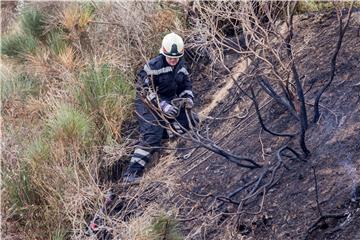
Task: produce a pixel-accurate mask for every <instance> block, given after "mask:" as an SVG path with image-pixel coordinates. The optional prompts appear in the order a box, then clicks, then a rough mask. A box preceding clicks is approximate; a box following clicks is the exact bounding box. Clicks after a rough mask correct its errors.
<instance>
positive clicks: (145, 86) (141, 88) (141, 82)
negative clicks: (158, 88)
mask: <svg viewBox="0 0 360 240" xmlns="http://www.w3.org/2000/svg"><path fill="white" fill-rule="evenodd" d="M146 67H149V66H148V63H146V64H145V65H144V67H143V68H141V70H140V71H139V72H138V74H137V82H136V91H137V93H138V94H139V95H141V96H143V97H145V98H146V99H147V100H149V101H150V102H151V103H153V104H154V105H156V102H157V100H156V98H157V94H156V92H155V90H154V89H153V86H152V83H151V79H150V78H151V76H149V75H148V74H147V72H146V71H145V68H146Z"/></svg>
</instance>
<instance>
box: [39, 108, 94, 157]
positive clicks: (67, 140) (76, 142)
mask: <svg viewBox="0 0 360 240" xmlns="http://www.w3.org/2000/svg"><path fill="white" fill-rule="evenodd" d="M46 126H47V129H46V135H47V137H48V138H49V139H51V140H52V141H55V142H57V143H61V144H63V145H64V146H72V147H74V146H77V147H80V148H81V150H86V147H88V146H89V145H90V143H91V142H92V141H93V140H94V139H93V137H94V127H93V124H92V120H91V119H90V117H88V116H87V115H86V114H84V113H83V112H81V111H79V110H77V109H76V108H74V107H72V106H70V105H66V104H65V105H61V106H59V108H58V109H57V110H56V112H55V113H54V115H53V116H52V117H50V118H49V120H48V121H47V124H46ZM57 146H59V145H57Z"/></svg>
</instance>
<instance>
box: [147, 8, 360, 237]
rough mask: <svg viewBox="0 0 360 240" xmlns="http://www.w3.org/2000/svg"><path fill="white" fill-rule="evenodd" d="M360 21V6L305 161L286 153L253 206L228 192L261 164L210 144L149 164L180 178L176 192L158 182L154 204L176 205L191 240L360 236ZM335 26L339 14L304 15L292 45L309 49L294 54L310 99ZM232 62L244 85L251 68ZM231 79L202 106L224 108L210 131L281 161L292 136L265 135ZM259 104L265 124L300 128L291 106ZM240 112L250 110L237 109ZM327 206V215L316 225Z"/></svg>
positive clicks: (231, 145) (231, 144)
mask: <svg viewBox="0 0 360 240" xmlns="http://www.w3.org/2000/svg"><path fill="white" fill-rule="evenodd" d="M359 21H360V14H359V13H354V15H353V19H352V21H351V23H350V26H349V29H348V31H347V32H346V34H345V37H344V42H343V46H342V48H341V51H340V53H339V56H338V60H337V71H336V77H335V79H334V82H333V83H332V85H331V87H330V88H329V90H328V91H327V92H326V93H325V94H324V96H323V99H322V102H321V113H322V116H321V119H320V121H319V122H318V123H317V124H313V125H311V126H310V129H309V130H308V132H307V136H306V143H307V146H308V148H309V150H310V152H311V155H310V156H309V157H308V158H306V159H303V161H299V160H298V159H294V158H292V157H290V159H288V160H286V161H285V160H284V161H285V163H284V164H285V166H286V168H285V170H282V171H280V172H277V173H276V174H275V179H276V182H275V184H274V185H273V186H272V188H271V189H270V191H269V192H268V193H267V194H264V195H263V198H261V201H260V203H259V205H254V206H253V207H252V208H249V209H250V210H251V212H249V211H250V210H249V211H242V212H237V209H238V204H239V203H238V201H239V200H240V199H241V198H240V196H238V195H234V196H233V197H231V199H229V198H228V197H227V196H228V195H229V194H230V193H231V192H233V191H234V190H236V189H238V188H239V187H242V186H244V185H246V184H247V183H249V182H251V181H253V179H255V177H256V176H259V175H261V173H262V171H263V170H262V169H259V170H247V169H244V168H240V167H238V166H236V165H235V164H233V163H231V162H229V161H227V160H226V159H225V158H223V157H221V156H218V155H216V154H214V153H212V152H209V151H208V150H203V149H196V150H195V152H194V153H192V154H191V157H190V158H188V159H182V156H183V154H185V153H188V152H187V151H185V153H182V152H181V151H178V153H177V154H176V155H174V156H171V155H170V156H169V157H167V158H166V159H168V161H167V163H169V164H170V166H169V167H168V168H167V167H165V169H163V170H159V169H158V167H157V166H156V167H154V168H153V169H151V170H150V171H149V174H148V176H149V175H151V176H150V177H149V178H147V179H145V180H144V182H146V181H148V183H144V185H148V186H149V182H151V181H158V182H162V181H163V180H162V179H164V178H165V177H164V176H173V179H172V181H175V184H174V185H172V186H171V187H169V186H168V185H166V184H165V185H164V186H166V187H165V188H166V189H168V191H166V192H167V193H170V194H165V195H161V192H162V190H159V191H154V190H153V193H154V195H155V196H154V198H153V199H152V200H151V202H157V203H160V204H161V205H162V206H163V207H164V206H166V207H165V208H166V209H173V208H176V209H177V211H176V218H177V219H178V220H179V226H180V228H181V230H182V232H183V234H184V236H186V238H185V239H304V238H308V239H360V232H359V230H358V228H357V226H358V224H359V223H360V222H359V219H360V212H359V201H358V200H357V201H356V199H355V198H354V197H358V195H357V194H359V192H358V191H359V189H358V188H359V182H360V175H359V170H358V169H359V167H360V159H359V156H360V145H359V143H360V134H359V130H360V125H359V120H360V118H359V117H360V114H359V110H360V104H359V103H360V95H359V89H358V86H357V85H358V83H359V79H358V76H357V75H358V71H359V68H360V66H359V62H360V61H359V60H360V45H359V43H360V41H359V36H358V26H359ZM334 24H336V16H335V15H334V14H332V15H326V14H324V15H320V16H307V17H304V16H302V17H297V18H296V24H295V30H296V32H297V33H298V34H297V35H296V36H295V37H294V48H295V49H301V50H299V51H298V52H297V53H296V62H297V64H298V66H299V72H300V74H301V77H302V78H305V84H304V87H305V89H306V90H307V93H306V96H307V99H312V98H313V96H314V95H315V94H316V93H317V91H318V90H317V87H318V86H321V85H322V84H324V83H325V82H326V81H327V79H328V78H329V71H330V67H329V66H330V58H331V54H332V51H333V49H334V45H335V42H336V38H337V33H336V32H335V31H334V28H333V27H332V26H333V25H334ZM241 61H246V59H245V60H244V59H242V60H240V62H241ZM232 70H233V72H232V73H231V74H232V75H236V79H238V80H239V79H240V83H241V81H246V80H247V79H246V78H243V79H241V72H242V71H243V69H241V71H240V70H238V69H237V68H236V67H235V68H233V69H232ZM239 74H240V76H239ZM224 82H225V83H224V84H223V87H222V89H219V90H218V91H216V93H214V94H212V96H214V98H213V102H210V103H209V104H208V105H206V106H204V107H203V108H202V110H201V111H200V112H201V113H204V114H205V115H207V114H208V113H210V116H221V118H218V119H211V118H209V119H207V120H208V121H207V124H208V129H209V135H210V138H211V139H212V140H214V141H215V142H216V143H218V144H219V145H220V146H222V147H223V148H224V149H228V150H231V152H232V153H235V154H238V155H241V156H246V157H249V158H252V159H255V160H256V161H257V162H258V163H260V164H264V165H265V164H266V163H270V162H272V161H274V159H276V150H277V149H278V148H279V147H281V146H282V144H284V142H286V139H284V138H280V137H274V136H272V135H270V134H268V133H264V132H263V131H262V130H261V127H260V125H259V123H258V120H257V117H256V114H255V113H254V109H253V107H252V104H251V100H249V99H247V98H246V97H245V96H241V95H240V96H239V94H238V93H237V91H236V87H235V86H233V85H232V80H231V79H230V78H227V79H226V80H225V81H224ZM220 85H221V84H220ZM198 90H201V89H198ZM219 97H220V98H221V99H218V98H219ZM219 103H220V105H219ZM311 104H312V102H311V101H309V102H308V105H309V106H311ZM215 105H217V107H216V108H214V106H215ZM260 106H261V107H262V109H264V111H265V110H267V111H265V112H267V113H268V114H267V115H265V116H263V117H264V119H266V121H265V123H266V125H269V126H271V128H273V129H276V130H277V131H280V130H281V131H284V132H293V130H294V125H293V122H292V120H291V118H290V116H287V115H286V114H284V109H282V108H279V107H278V106H276V105H275V104H274V103H273V102H272V101H271V100H270V99H269V98H266V97H263V98H261V99H260ZM309 109H310V108H309ZM239 110H241V111H242V112H243V114H244V113H246V112H248V114H247V115H245V116H244V117H234V114H238V113H239ZM311 115H312V114H311V112H310V116H311ZM188 144H189V143H188ZM187 157H188V156H187ZM174 158H176V159H177V160H176V159H174ZM161 161H163V160H161ZM158 165H159V164H158ZM161 165H162V164H161ZM162 167H164V165H163V166H162ZM159 172H160V173H161V174H156V176H154V173H159ZM315 176H316V182H317V184H315ZM145 189H146V187H145ZM169 189H171V191H170V192H169ZM157 194H160V195H161V196H157ZM164 196H165V198H164ZM352 198H353V199H352ZM317 201H318V204H317ZM221 203H223V205H221V206H220V207H219V204H221ZM250 207H251V204H250ZM259 207H260V208H259ZM319 208H320V210H319ZM319 214H322V216H323V218H322V219H325V221H324V222H322V220H321V221H319V223H320V224H318V225H315V224H316V223H317V220H318V219H319V217H320V215H319Z"/></svg>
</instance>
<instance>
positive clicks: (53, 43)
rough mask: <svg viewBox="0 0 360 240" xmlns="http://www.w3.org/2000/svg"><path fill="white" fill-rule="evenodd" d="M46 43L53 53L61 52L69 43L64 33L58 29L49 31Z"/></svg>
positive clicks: (58, 53)
mask: <svg viewBox="0 0 360 240" xmlns="http://www.w3.org/2000/svg"><path fill="white" fill-rule="evenodd" d="M47 44H48V46H49V48H50V49H51V51H52V52H53V53H54V54H55V55H60V54H62V53H63V52H64V51H65V49H66V48H67V47H68V45H69V43H68V41H67V40H66V35H65V33H64V32H63V31H61V30H58V29H57V30H53V31H51V32H50V33H49V35H48V37H47Z"/></svg>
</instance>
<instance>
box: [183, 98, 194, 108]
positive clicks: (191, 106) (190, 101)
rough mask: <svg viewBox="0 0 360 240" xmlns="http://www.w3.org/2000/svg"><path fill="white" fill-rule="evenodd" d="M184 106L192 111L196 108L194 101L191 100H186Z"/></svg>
mask: <svg viewBox="0 0 360 240" xmlns="http://www.w3.org/2000/svg"><path fill="white" fill-rule="evenodd" d="M184 106H185V108H186V109H192V108H193V107H194V101H193V100H192V99H191V98H185V103H184Z"/></svg>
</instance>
